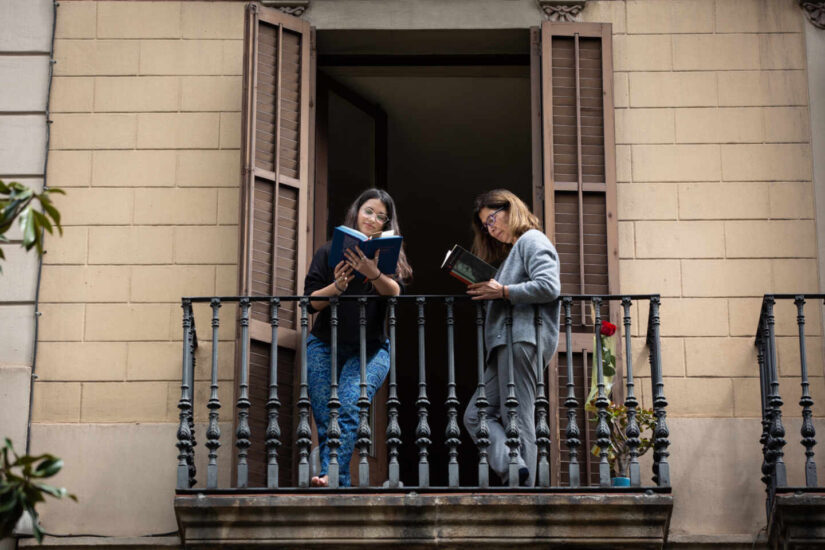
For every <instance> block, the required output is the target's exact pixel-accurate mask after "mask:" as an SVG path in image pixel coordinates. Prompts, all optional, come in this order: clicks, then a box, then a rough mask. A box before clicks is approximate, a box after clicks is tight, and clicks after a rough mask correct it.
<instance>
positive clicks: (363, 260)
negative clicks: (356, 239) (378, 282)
mask: <svg viewBox="0 0 825 550" xmlns="http://www.w3.org/2000/svg"><path fill="white" fill-rule="evenodd" d="M380 255H381V249H378V250H376V251H375V257H374V258H372V259H370V258H367V256H366V254H364V252H363V251H362V250H361V249H360V248H359V247H357V246H355V247H354V248H348V249H346V250H344V257H345V259H344V261H345V262H346V263H347V265H349V267H351V268H352V269H354V270H355V271H357V272H358V273H361V274H362V275H363V276H364V277H366V278H367V280H369V281H372V280H375V279H377V278H378V277H380V276H381V270H380V269H378V260H379V257H380Z"/></svg>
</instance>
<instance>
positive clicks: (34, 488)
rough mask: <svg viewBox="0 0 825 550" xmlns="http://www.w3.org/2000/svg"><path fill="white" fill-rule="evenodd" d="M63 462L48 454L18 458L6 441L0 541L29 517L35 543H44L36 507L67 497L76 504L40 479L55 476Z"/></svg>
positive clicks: (1, 455) (0, 470) (1, 456)
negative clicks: (24, 515) (26, 515)
mask: <svg viewBox="0 0 825 550" xmlns="http://www.w3.org/2000/svg"><path fill="white" fill-rule="evenodd" d="M62 467H63V461H62V460H60V459H59V458H57V457H54V456H52V455H50V454H43V455H39V456H29V455H23V456H18V455H17V453H15V452H14V447H12V444H11V441H10V440H9V438H6V440H5V446H4V447H3V449H2V451H0V540H3V539H4V538H6V537H9V536H11V534H12V532H13V531H14V527H15V525H17V521H18V520H19V519H20V517H21V516H22V515H23V514H28V515H29V516H30V517H31V521H32V531H33V534H34V537H35V538H36V539H37V542H42V540H43V530H42V529H41V528H40V524H39V523H38V521H37V518H38V514H37V510H35V506H36V505H37V504H39V503H41V502H43V501H45V500H46V498H45V497H46V496H47V495H48V496H51V497H54V498H63V497H68V498H70V499H72V500H74V501H75V502H77V497H76V496H74V495H72V494H69V492H68V491H66V489H64V488H63V487H54V486H52V485H47V484H46V483H43V480H44V479H46V478H50V477H52V476H53V475H55V474H57V473H58V472H59V471H60V469H61V468H62Z"/></svg>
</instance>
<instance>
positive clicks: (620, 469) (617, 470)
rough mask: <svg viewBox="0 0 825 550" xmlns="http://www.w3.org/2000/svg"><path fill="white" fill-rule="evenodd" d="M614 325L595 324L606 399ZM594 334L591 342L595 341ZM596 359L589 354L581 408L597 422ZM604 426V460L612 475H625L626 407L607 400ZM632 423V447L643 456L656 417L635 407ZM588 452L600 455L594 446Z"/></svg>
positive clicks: (627, 448) (627, 458) (627, 449)
mask: <svg viewBox="0 0 825 550" xmlns="http://www.w3.org/2000/svg"><path fill="white" fill-rule="evenodd" d="M615 334H616V325H614V324H613V323H610V322H609V321H602V323H601V327H599V336H598V340H599V341H598V345H599V346H600V347H601V352H602V354H601V355H602V379H603V380H604V393H605V395H606V396H607V397H608V399H609V398H610V395H611V394H612V392H613V378H614V377H615V375H616V342H615ZM595 338H596V337H595V336H594V341H593V343H594V345H595V344H596V341H595ZM597 367H598V365H597V361H596V354H595V353H594V354H593V372H592V374H591V377H590V393H589V394H588V396H587V402H586V405H585V409H587V411H588V412H591V413H594V416H593V417H591V418H590V421H591V422H598V421H599V417H598V416H595V413H598V409H597V408H596V404H595V403H596V398H597V397H598V390H599V388H598V386H597V378H598V377H597ZM606 420H607V426H608V428H609V429H610V445H609V446H608V448H607V462H608V463H609V464H610V470H611V471H612V472H613V475H614V476H616V477H627V474H628V466H629V464H630V446H629V445H628V442H627V424H628V422H629V417H628V409H627V407H625V406H624V405H621V404H616V403H613V401H612V400H611V401H610V403H609V404H608V407H607V419H606ZM636 424H637V425H638V426H639V445H638V447H636V450H637V452H638V456H642V455H644V454H645V453H646V452H648V451H649V450H650V449H651V447H652V446H653V437H652V436H653V428H654V427H655V425H656V417H654V416H653V410H652V409H644V408H641V407H637V408H636ZM590 452H591V453H592V454H593V455H594V456H600V455H599V453H600V452H601V449H599V446H598V445H593V447H592V449H591V450H590Z"/></svg>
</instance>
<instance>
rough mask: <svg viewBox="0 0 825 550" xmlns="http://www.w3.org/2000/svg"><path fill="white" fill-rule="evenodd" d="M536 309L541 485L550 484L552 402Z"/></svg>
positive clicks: (538, 315) (538, 433)
mask: <svg viewBox="0 0 825 550" xmlns="http://www.w3.org/2000/svg"><path fill="white" fill-rule="evenodd" d="M533 308H534V310H535V320H536V321H535V322H536V368H537V371H538V372H537V373H536V374H537V377H536V447H537V450H538V460H537V466H536V470H537V472H536V473H537V474H538V475H537V478H538V479H537V480H536V481H537V485H538V486H539V487H549V486H550V462H549V460H548V455H549V454H550V426H548V425H547V414H548V411H549V410H550V402H549V401H548V400H547V395H546V392H545V389H544V368H545V364H544V339H543V338H542V319H541V306H538V305H536V306H533Z"/></svg>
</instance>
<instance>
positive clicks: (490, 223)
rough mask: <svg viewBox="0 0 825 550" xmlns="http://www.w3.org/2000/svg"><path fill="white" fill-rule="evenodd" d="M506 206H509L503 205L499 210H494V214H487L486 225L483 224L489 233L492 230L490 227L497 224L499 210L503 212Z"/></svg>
mask: <svg viewBox="0 0 825 550" xmlns="http://www.w3.org/2000/svg"><path fill="white" fill-rule="evenodd" d="M505 208H507V207H506V206H502V207H501V208H499V209H498V210H496V211H495V212H493V213H492V214H490V215H489V216H487V221H485V222H484V225H483V226H482V227H483V228H484V231H486V232H487V233H489V232H490V228H491V227H493V226H494V225H495V224H496V215H497V214H498V213H499V212H501V211H502V210H504V209H505Z"/></svg>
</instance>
